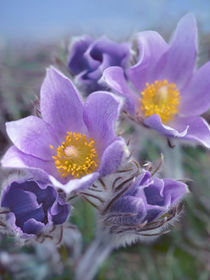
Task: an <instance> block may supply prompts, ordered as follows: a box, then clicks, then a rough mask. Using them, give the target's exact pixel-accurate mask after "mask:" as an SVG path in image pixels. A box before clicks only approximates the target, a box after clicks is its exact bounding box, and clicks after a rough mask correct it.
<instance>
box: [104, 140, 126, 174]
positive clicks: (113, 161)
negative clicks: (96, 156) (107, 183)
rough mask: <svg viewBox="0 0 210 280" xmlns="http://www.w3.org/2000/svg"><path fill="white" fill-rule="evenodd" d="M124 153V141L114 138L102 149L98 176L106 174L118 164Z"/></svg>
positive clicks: (114, 169)
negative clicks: (114, 139)
mask: <svg viewBox="0 0 210 280" xmlns="http://www.w3.org/2000/svg"><path fill="white" fill-rule="evenodd" d="M123 154H124V142H123V141H122V140H116V141H114V142H113V143H112V144H111V145H109V146H108V147H107V148H106V150H105V151H104V153H103V155H102V158H101V163H100V167H99V170H98V171H99V173H100V176H101V177H103V176H106V175H108V174H110V173H112V172H114V171H116V169H117V168H118V167H119V166H120V164H121V161H122V158H123Z"/></svg>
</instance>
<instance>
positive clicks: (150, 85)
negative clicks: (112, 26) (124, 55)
mask: <svg viewBox="0 0 210 280" xmlns="http://www.w3.org/2000/svg"><path fill="white" fill-rule="evenodd" d="M137 42H138V46H139V53H140V56H139V60H138V63H137V64H136V65H134V66H132V67H130V68H129V69H128V73H127V78H128V80H126V79H125V76H124V73H123V70H122V69H121V68H120V67H110V68H108V69H106V70H105V71H104V76H103V77H104V79H105V81H106V82H107V84H108V85H109V86H110V87H111V88H112V89H114V90H115V91H116V92H117V93H118V94H120V95H122V96H123V97H124V98H125V109H126V111H127V112H128V113H129V114H130V115H131V116H132V117H133V118H134V119H135V120H136V121H137V122H141V123H142V122H143V123H144V124H145V125H146V126H148V127H150V128H153V129H155V130H156V131H157V132H159V133H160V134H162V135H165V136H166V137H173V138H179V139H183V140H190V141H193V142H194V141H198V142H199V143H201V144H202V145H204V146H206V147H207V148H210V128H209V125H208V123H207V122H206V121H205V120H204V119H203V118H202V117H200V115H202V114H203V113H204V112H205V111H207V110H208V109H209V107H210V79H209V75H210V63H209V62H208V63H206V64H205V65H203V66H202V67H201V68H199V69H198V70H197V71H195V69H194V68H195V63H196V54H197V27H196V22H195V19H194V17H193V16H192V15H191V14H188V15H186V16H184V17H183V18H182V19H181V20H180V22H179V23H178V25H177V28H176V31H175V34H174V36H173V38H172V40H171V42H170V43H169V44H167V43H166V42H165V41H164V39H163V38H162V37H161V36H160V35H159V34H158V33H157V32H154V31H145V32H140V33H138V35H137ZM129 82H131V84H132V85H133V87H130V86H129V84H128V83H129Z"/></svg>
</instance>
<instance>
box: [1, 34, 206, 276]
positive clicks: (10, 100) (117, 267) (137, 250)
mask: <svg viewBox="0 0 210 280" xmlns="http://www.w3.org/2000/svg"><path fill="white" fill-rule="evenodd" d="M201 42H205V50H203V52H202V56H201V61H202V62H204V61H206V60H207V58H208V57H209V50H210V37H208V36H206V37H203V38H202V40H201ZM207 44H209V45H208V46H209V47H208V48H207ZM66 50H67V48H66V44H65V43H63V44H61V45H60V46H56V45H53V44H52V45H43V46H33V47H32V46H11V45H8V46H5V47H4V48H2V49H0V112H1V113H0V147H1V149H0V156H1V155H2V154H3V153H4V151H5V149H6V148H7V147H8V145H9V144H8V140H7V136H6V133H5V127H4V122H5V121H8V120H14V119H18V118H20V117H24V116H27V115H28V114H29V113H33V112H34V107H33V105H32V104H33V102H35V100H36V96H38V95H39V89H40V85H41V82H42V80H43V77H44V72H45V68H46V67H47V66H48V65H50V64H57V65H58V64H59V67H60V69H61V70H62V71H64V72H65V73H67V71H66V70H65V61H66V57H67V52H66ZM206 119H207V120H208V121H209V120H210V115H209V114H206ZM129 129H131V128H129ZM129 131H130V132H131V130H128V132H129ZM132 133H135V131H133V130H132ZM135 145H138V149H139V150H140V153H139V155H138V156H139V159H140V161H141V162H145V161H156V160H157V159H158V158H159V156H160V152H161V149H160V148H159V146H158V145H157V144H156V143H155V142H154V141H153V139H151V140H149V139H148V137H147V136H146V137H145V138H144V137H141V141H140V143H135ZM181 153H182V166H181V167H180V168H182V170H183V173H184V177H185V178H191V179H192V182H189V183H188V185H189V187H190V190H191V193H190V194H189V196H188V197H187V198H186V201H185V211H184V214H183V215H182V217H180V222H179V223H177V226H176V227H175V228H174V230H173V231H172V232H171V233H169V234H167V235H166V236H162V237H161V238H160V239H159V240H158V241H157V242H156V243H154V244H150V245H145V244H136V245H133V246H131V247H129V248H122V249H120V250H118V251H114V252H113V254H112V255H111V256H110V258H109V259H108V260H107V261H106V262H105V263H104V264H103V266H102V267H101V269H100V271H99V272H98V275H97V276H96V279H97V280H105V279H109V280H117V279H124V278H127V279H132V280H135V279H138V280H151V279H155V280H162V279H164V280H188V279H189V280H208V279H210V218H209V217H210V203H209V201H210V172H209V167H210V153H209V152H208V151H206V150H205V149H203V148H200V147H196V148H195V147H187V146H184V147H182V148H181ZM0 172H1V173H0V179H1V180H3V177H4V176H5V175H3V174H2V171H0ZM74 203H75V204H76V207H75V208H74V210H73V215H72V218H71V222H72V223H74V224H76V225H77V226H78V227H79V229H80V230H81V232H82V234H83V237H84V240H83V245H84V248H86V247H87V246H88V244H90V242H91V240H92V239H93V238H94V232H95V227H96V225H95V215H96V214H95V211H94V209H93V208H92V207H91V206H90V205H89V204H88V203H87V202H85V201H82V200H76V201H75V202H74ZM69 238H70V237H69ZM59 252H60V255H61V258H62V262H63V266H62V267H61V269H60V270H59V271H56V270H54V268H53V267H52V265H50V262H49V260H48V259H44V260H41V259H40V254H39V253H38V249H37V248H36V246H33V247H25V248H19V247H16V246H14V240H13V239H11V238H8V237H2V239H0V279H3V280H16V279H27V280H30V279H31V280H33V279H34V280H37V279H40V280H42V279H50V280H54V279H56V280H67V279H73V275H72V274H71V271H72V270H71V268H72V264H71V263H69V261H68V253H69V252H68V250H67V248H65V247H64V246H61V248H60V249H59ZM15 256H18V259H19V262H17V259H16V258H15ZM20 256H21V258H22V259H23V262H25V261H26V260H27V261H26V263H27V265H26V263H25V265H23V264H22V263H21V261H20ZM24 256H26V259H25V257H24ZM9 258H11V259H12V260H13V266H14V264H16V265H17V266H18V264H19V267H15V268H14V269H13V270H12V269H11V267H8V266H6V265H5V262H3V260H4V261H5V260H7V259H9ZM29 271H30V273H31V274H30V273H29ZM32 272H33V273H32ZM84 280H85V279H84Z"/></svg>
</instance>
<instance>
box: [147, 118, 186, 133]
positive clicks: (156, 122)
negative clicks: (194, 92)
mask: <svg viewBox="0 0 210 280" xmlns="http://www.w3.org/2000/svg"><path fill="white" fill-rule="evenodd" d="M144 123H145V124H146V125H148V126H149V127H151V128H153V129H155V130H156V131H157V132H159V133H160V134H162V135H165V136H167V137H178V138H180V137H181V138H182V137H184V136H185V135H186V134H187V130H188V126H187V125H185V126H183V127H182V128H179V130H177V129H175V128H173V127H170V126H167V125H164V124H163V123H162V122H161V119H160V117H159V116H158V115H152V116H151V117H148V118H146V119H145V120H144Z"/></svg>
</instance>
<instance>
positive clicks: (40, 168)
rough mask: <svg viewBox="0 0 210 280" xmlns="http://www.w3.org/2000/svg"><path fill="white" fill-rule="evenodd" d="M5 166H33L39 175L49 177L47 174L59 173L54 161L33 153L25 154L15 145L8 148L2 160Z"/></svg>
mask: <svg viewBox="0 0 210 280" xmlns="http://www.w3.org/2000/svg"><path fill="white" fill-rule="evenodd" d="M1 164H2V166H3V167H10V168H32V169H36V170H37V173H38V176H39V177H40V180H41V178H43V179H47V177H48V176H47V174H53V175H54V176H55V174H57V170H56V167H55V164H54V162H53V161H47V160H42V159H39V158H36V157H33V156H31V155H27V154H24V153H23V152H21V151H20V150H18V149H17V148H16V147H15V146H12V147H10V148H9V149H8V151H7V152H6V154H5V155H4V156H3V158H2V160H1Z"/></svg>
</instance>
